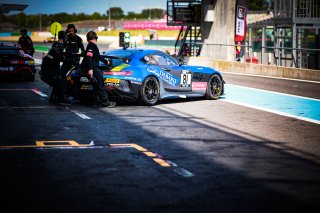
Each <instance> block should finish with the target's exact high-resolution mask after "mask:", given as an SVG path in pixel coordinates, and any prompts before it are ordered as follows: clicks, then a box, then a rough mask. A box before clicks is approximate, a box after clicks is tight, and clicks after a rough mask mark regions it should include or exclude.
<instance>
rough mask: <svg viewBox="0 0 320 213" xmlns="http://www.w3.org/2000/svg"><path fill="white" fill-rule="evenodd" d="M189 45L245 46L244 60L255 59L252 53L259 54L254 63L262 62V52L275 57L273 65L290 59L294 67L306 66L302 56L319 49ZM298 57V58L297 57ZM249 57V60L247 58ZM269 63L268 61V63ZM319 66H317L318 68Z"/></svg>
mask: <svg viewBox="0 0 320 213" xmlns="http://www.w3.org/2000/svg"><path fill="white" fill-rule="evenodd" d="M187 43H188V44H189V45H210V46H219V47H234V48H236V47H239V46H240V47H241V48H243V47H244V48H245V49H246V51H245V53H244V54H243V56H244V61H246V62H250V63H252V62H253V61H252V60H253V59H254V60H255V57H253V55H254V53H259V54H260V58H259V59H260V60H257V61H255V63H259V64H264V63H263V62H264V60H263V56H264V54H269V53H271V54H273V58H274V59H275V62H276V63H275V65H277V66H282V61H283V60H291V61H292V63H291V67H292V65H294V67H296V68H308V67H304V66H303V63H302V61H303V57H304V56H306V57H307V60H308V59H309V57H310V55H312V54H311V53H314V52H319V53H320V49H311V48H290V47H271V46H261V47H259V48H258V49H259V50H260V51H253V46H252V45H238V44H221V43H202V42H187ZM266 49H269V50H270V49H271V50H273V51H272V52H270V51H269V52H267V51H266ZM288 54H289V55H291V57H289V58H288V57H285V56H286V55H288ZM297 57H299V58H297ZM247 59H249V60H247ZM314 61H315V62H318V59H315V60H314ZM268 64H269V63H268ZM319 68H320V67H318V69H319Z"/></svg>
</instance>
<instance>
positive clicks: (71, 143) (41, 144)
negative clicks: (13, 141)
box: [36, 141, 83, 147]
mask: <svg viewBox="0 0 320 213" xmlns="http://www.w3.org/2000/svg"><path fill="white" fill-rule="evenodd" d="M50 143H69V144H67V145H62V144H59V145H50ZM36 146H41V147H44V146H45V147H56V146H83V145H80V144H78V143H77V142H75V141H36Z"/></svg>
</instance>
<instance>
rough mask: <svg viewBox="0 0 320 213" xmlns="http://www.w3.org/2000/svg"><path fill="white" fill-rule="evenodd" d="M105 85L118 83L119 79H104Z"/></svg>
mask: <svg viewBox="0 0 320 213" xmlns="http://www.w3.org/2000/svg"><path fill="white" fill-rule="evenodd" d="M104 82H105V83H116V84H118V83H120V79H119V78H106V80H105V81H104Z"/></svg>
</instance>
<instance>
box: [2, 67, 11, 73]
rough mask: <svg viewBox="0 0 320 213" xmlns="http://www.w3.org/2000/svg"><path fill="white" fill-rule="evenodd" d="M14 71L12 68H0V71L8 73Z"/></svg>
mask: <svg viewBox="0 0 320 213" xmlns="http://www.w3.org/2000/svg"><path fill="white" fill-rule="evenodd" d="M13 70H14V67H0V71H10V72H12V71H13Z"/></svg>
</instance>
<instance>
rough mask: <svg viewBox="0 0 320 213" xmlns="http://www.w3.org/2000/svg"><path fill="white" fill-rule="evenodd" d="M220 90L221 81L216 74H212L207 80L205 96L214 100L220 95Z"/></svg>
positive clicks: (221, 87)
mask: <svg viewBox="0 0 320 213" xmlns="http://www.w3.org/2000/svg"><path fill="white" fill-rule="evenodd" d="M222 92H223V81H222V79H221V77H220V76H219V75H218V74H213V75H212V76H211V77H210V79H209V81H208V85H207V91H206V95H205V98H206V99H211V100H216V99H218V98H219V97H220V96H221V95H222Z"/></svg>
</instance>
